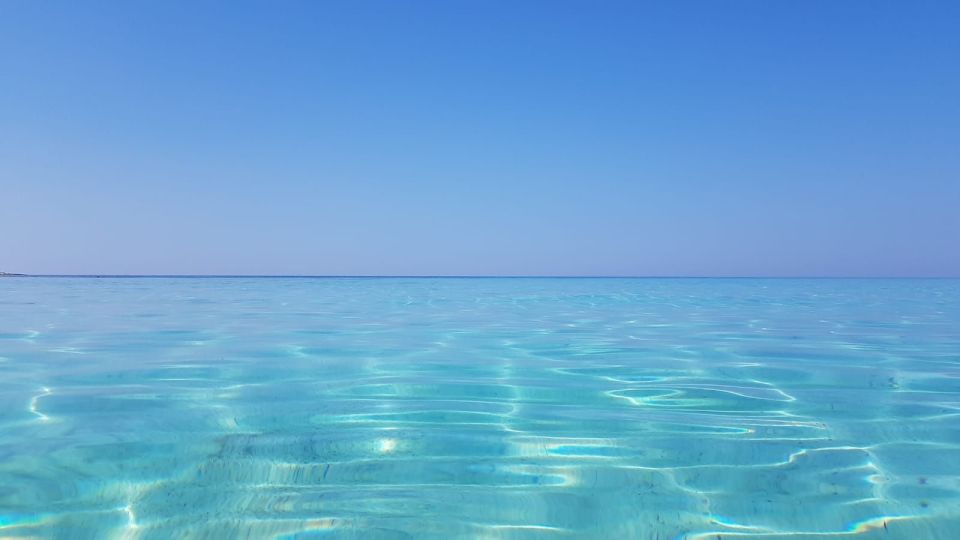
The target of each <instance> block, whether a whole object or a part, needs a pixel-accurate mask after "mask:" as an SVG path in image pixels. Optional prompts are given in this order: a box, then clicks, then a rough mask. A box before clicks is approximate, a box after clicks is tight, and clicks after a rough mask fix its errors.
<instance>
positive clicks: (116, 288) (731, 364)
mask: <svg viewBox="0 0 960 540" xmlns="http://www.w3.org/2000/svg"><path fill="white" fill-rule="evenodd" d="M794 533H802V535H801V536H800V537H802V538H838V537H848V536H855V537H857V538H887V539H890V538H911V539H919V538H924V539H925V538H943V539H956V538H960V281H956V280H822V279H821V280H782V279H776V280H751V279H742V280H741V279H723V280H716V279H715V280H701V279H675V280H670V279H429V278H423V279H402V278H389V279H388V278H383V279H305V278H299V279H298V278H293V279H285V278H284V279H281V278H256V279H251V278H231V279H215V278H205V279H183V278H181V279H168V278H136V279H133V278H128V279H116V278H109V279H91V278H86V279H83V278H4V279H0V536H8V537H24V536H37V537H55V538H164V539H165V538H241V537H242V538H271V537H298V538H299V537H304V538H307V537H322V538H451V537H468V538H538V539H539V538H660V539H671V538H678V539H679V538H687V539H690V540H693V539H701V540H706V539H711V540H712V539H715V538H724V539H728V538H796V537H797V536H796V534H794Z"/></svg>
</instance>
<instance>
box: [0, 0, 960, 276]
mask: <svg viewBox="0 0 960 540" xmlns="http://www.w3.org/2000/svg"><path fill="white" fill-rule="evenodd" d="M958 238H960V2H946V1H944V2H923V1H919V2H913V1H911V2H906V1H905V2H880V1H844V2H835V1H804V2H770V1H738V2H713V1H702V2H696V1H679V2H673V1H670V2H667V1H664V2H586V1H581V2H568V1H519V2H507V1H474V0H469V1H468V0H464V1H449V2H448V1H443V2H441V1H383V2H369V1H349V2H348V1H316V2H313V1H311V2H297V1H283V2H267V1H262V2H246V1H242V2H226V1H220V2H210V1H163V2H159V1H155V2H148V1H130V2H121V1H112V2H93V1H91V2H66V1H25V0H24V1H20V0H3V1H0V271H8V272H25V273H52V274H78V273H79V274H86V273H90V274H312V275H317V274H337V275H352V274H364V275H402V274H414V275H416V274H419V275H444V274H469V275H486V274H491V275H504V274H512V275H517V274H522V275H589V274H594V275H596V274H599V275H685V276H692V275H697V276H699V275H717V276H726V275H743V276H751V275H769V276H785V275H792V276H797V275H806V276H830V275H842V276H859V275H863V276H878V275H880V276H960V240H958Z"/></svg>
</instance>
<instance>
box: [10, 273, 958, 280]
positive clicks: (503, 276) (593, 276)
mask: <svg viewBox="0 0 960 540" xmlns="http://www.w3.org/2000/svg"><path fill="white" fill-rule="evenodd" d="M0 277H38V278H57V277H61V278H66V277H69V278H306V279H311V278H312V279H378V278H379V279H384V278H393V279H398V278H409V279H960V276H951V275H942V276H923V275H920V276H884V275H836V276H816V275H785V276H772V275H658V274H651V275H636V274H583V275H565V274H557V275H550V274H436V275H432V274H21V273H12V272H6V273H3V272H0Z"/></svg>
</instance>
